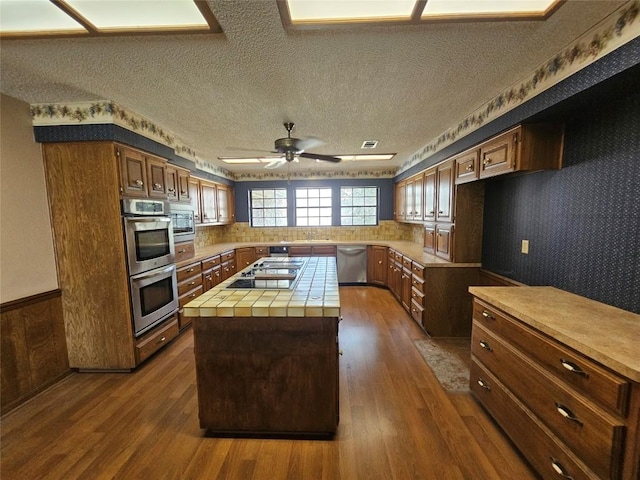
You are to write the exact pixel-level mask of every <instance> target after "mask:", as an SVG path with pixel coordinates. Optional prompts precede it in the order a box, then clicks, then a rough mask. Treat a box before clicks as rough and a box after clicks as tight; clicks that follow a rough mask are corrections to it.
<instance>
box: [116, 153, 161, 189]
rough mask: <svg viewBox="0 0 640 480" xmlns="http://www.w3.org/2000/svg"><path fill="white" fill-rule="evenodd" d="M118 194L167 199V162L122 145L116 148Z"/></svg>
mask: <svg viewBox="0 0 640 480" xmlns="http://www.w3.org/2000/svg"><path fill="white" fill-rule="evenodd" d="M115 148H116V158H117V159H118V162H119V169H120V194H121V195H122V196H124V197H142V198H147V197H148V198H161V199H163V200H166V199H167V193H168V192H167V162H166V160H163V159H162V158H158V157H154V156H152V155H148V154H144V153H142V152H139V151H137V150H133V149H131V148H128V147H124V146H122V145H117V146H116V147H115Z"/></svg>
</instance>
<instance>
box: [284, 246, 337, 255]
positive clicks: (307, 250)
mask: <svg viewBox="0 0 640 480" xmlns="http://www.w3.org/2000/svg"><path fill="white" fill-rule="evenodd" d="M289 256H290V257H335V256H336V246H335V245H291V246H290V247H289Z"/></svg>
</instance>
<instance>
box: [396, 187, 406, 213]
mask: <svg viewBox="0 0 640 480" xmlns="http://www.w3.org/2000/svg"><path fill="white" fill-rule="evenodd" d="M405 187H406V182H400V183H397V184H396V189H395V212H394V219H395V221H396V222H404V219H405V210H406V199H405Z"/></svg>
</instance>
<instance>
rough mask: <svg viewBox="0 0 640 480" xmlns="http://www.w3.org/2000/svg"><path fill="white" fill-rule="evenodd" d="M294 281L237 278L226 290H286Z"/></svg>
mask: <svg viewBox="0 0 640 480" xmlns="http://www.w3.org/2000/svg"><path fill="white" fill-rule="evenodd" d="M294 282H295V280H288V279H287V280H256V279H254V278H238V279H237V280H235V281H233V282H231V283H230V284H229V285H227V288H237V289H242V288H261V289H274V288H275V289H278V290H282V289H288V288H291V286H292V285H293V283H294Z"/></svg>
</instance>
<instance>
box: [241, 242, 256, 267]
mask: <svg viewBox="0 0 640 480" xmlns="http://www.w3.org/2000/svg"><path fill="white" fill-rule="evenodd" d="M255 261H256V249H255V247H242V248H237V249H236V264H237V266H238V271H241V270H244V269H245V268H247V267H248V266H249V265H251V264H252V263H253V262H255Z"/></svg>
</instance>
